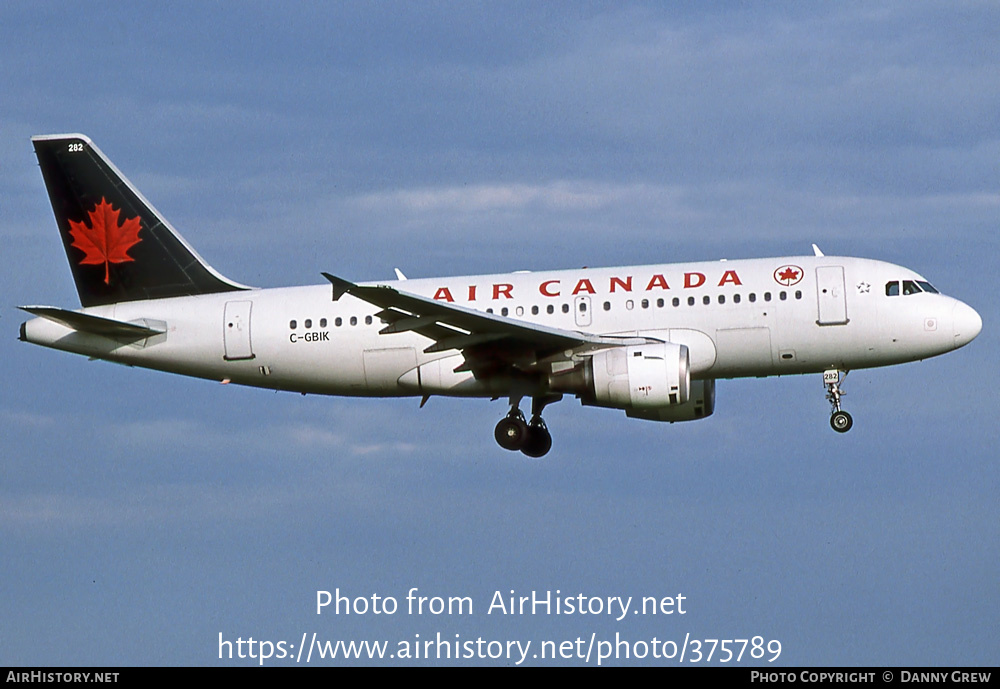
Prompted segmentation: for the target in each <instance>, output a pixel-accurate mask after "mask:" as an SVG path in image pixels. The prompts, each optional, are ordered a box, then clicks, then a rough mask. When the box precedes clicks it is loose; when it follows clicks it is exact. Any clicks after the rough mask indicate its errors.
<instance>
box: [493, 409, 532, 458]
mask: <svg viewBox="0 0 1000 689" xmlns="http://www.w3.org/2000/svg"><path fill="white" fill-rule="evenodd" d="M493 437H494V438H496V441H497V445H499V446H500V447H502V448H503V449H505V450H511V451H513V450H520V449H521V447H522V446H523V445H524V443H525V441H526V440H527V438H528V424H526V423H525V422H524V416H523V415H522V414H521V412H517V413H516V414H508V415H507V416H505V417H504V418H502V419H500V422H499V423H498V424H497V427H496V429H494V431H493Z"/></svg>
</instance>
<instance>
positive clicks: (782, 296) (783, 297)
mask: <svg viewBox="0 0 1000 689" xmlns="http://www.w3.org/2000/svg"><path fill="white" fill-rule="evenodd" d="M778 298H779V299H781V301H785V299H788V295H787V294H785V290H781V293H780V294H778Z"/></svg>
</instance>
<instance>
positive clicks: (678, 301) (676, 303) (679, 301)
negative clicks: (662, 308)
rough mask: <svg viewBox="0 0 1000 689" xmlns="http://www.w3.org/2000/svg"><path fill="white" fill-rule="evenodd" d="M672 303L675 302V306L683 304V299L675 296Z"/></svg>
mask: <svg viewBox="0 0 1000 689" xmlns="http://www.w3.org/2000/svg"><path fill="white" fill-rule="evenodd" d="M670 303H671V304H673V305H674V306H680V305H681V300H680V299H678V298H677V297H674V300H673V301H672V302H670Z"/></svg>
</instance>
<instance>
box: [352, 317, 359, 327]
mask: <svg viewBox="0 0 1000 689" xmlns="http://www.w3.org/2000/svg"><path fill="white" fill-rule="evenodd" d="M357 324H358V317H357V316H351V325H357Z"/></svg>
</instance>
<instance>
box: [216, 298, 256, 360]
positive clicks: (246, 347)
mask: <svg viewBox="0 0 1000 689" xmlns="http://www.w3.org/2000/svg"><path fill="white" fill-rule="evenodd" d="M252 306H253V302H251V301H227V302H226V313H225V316H224V318H223V322H222V333H223V340H224V342H225V346H226V354H225V359H226V361H238V360H240V359H253V358H254V353H253V349H252V347H251V345H250V309H251V307H252Z"/></svg>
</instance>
